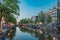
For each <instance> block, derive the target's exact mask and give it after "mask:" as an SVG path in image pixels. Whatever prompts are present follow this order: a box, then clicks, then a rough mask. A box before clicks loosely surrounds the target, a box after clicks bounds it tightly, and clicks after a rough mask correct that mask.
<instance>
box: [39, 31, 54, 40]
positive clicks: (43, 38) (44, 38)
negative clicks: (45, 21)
mask: <svg viewBox="0 0 60 40" xmlns="http://www.w3.org/2000/svg"><path fill="white" fill-rule="evenodd" d="M39 40H53V39H52V37H51V35H49V34H48V33H47V34H45V32H44V33H43V34H40V33H39Z"/></svg>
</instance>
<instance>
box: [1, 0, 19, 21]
mask: <svg viewBox="0 0 60 40" xmlns="http://www.w3.org/2000/svg"><path fill="white" fill-rule="evenodd" d="M18 3H19V0H0V15H1V16H0V21H1V18H2V15H3V14H6V13H7V14H10V15H14V14H15V15H19V5H18Z"/></svg>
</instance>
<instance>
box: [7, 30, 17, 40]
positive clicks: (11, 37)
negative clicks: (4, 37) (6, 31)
mask: <svg viewBox="0 0 60 40" xmlns="http://www.w3.org/2000/svg"><path fill="white" fill-rule="evenodd" d="M15 33H16V29H13V31H12V32H11V33H10V35H9V36H8V40H13V38H14V36H16V34H15Z"/></svg>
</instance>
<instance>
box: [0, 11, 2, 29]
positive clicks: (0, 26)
mask: <svg viewBox="0 0 60 40" xmlns="http://www.w3.org/2000/svg"><path fill="white" fill-rule="evenodd" d="M1 20H2V11H1V13H0V30H1V29H2V24H1Z"/></svg>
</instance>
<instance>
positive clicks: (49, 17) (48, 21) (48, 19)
mask: <svg viewBox="0 0 60 40" xmlns="http://www.w3.org/2000/svg"><path fill="white" fill-rule="evenodd" d="M46 22H47V23H50V22H52V17H51V16H50V15H47V19H46Z"/></svg>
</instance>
